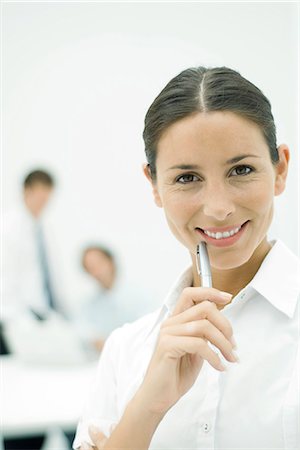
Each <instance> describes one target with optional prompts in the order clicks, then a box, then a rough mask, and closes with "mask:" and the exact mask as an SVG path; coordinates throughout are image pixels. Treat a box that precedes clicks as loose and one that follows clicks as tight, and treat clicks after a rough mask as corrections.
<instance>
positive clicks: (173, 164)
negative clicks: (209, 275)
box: [145, 112, 289, 269]
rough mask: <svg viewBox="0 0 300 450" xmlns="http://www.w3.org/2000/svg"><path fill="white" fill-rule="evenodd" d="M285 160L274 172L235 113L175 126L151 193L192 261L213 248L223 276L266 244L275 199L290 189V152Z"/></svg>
mask: <svg viewBox="0 0 300 450" xmlns="http://www.w3.org/2000/svg"><path fill="white" fill-rule="evenodd" d="M279 155H280V162H279V163H278V164H277V165H276V166H274V165H273V164H272V162H271V158H270V155H269V150H268V146H267V143H266V141H265V139H264V136H263V134H262V132H261V130H260V128H259V127H258V126H257V125H256V124H254V123H253V122H251V121H248V120H247V119H245V118H243V117H241V116H239V115H237V114H234V113H231V112H209V113H196V114H195V115H193V116H190V117H187V118H185V119H182V120H180V121H178V122H176V123H174V124H173V125H171V126H170V127H169V128H168V129H167V130H166V131H165V132H164V134H163V135H162V137H161V138H160V140H159V143H158V149H157V160H156V170H157V179H156V181H155V182H152V186H153V190H154V197H155V201H156V204H157V205H158V206H160V207H162V208H164V212H165V215H166V218H167V221H168V224H169V226H170V229H171V230H172V232H173V234H174V235H175V237H176V238H177V239H178V240H179V241H180V242H182V244H183V245H185V246H186V247H187V248H188V249H189V251H190V252H191V253H192V254H195V252H196V246H197V244H198V243H199V242H200V241H206V242H207V246H208V250H209V255H210V260H211V264H212V266H213V267H215V268H216V269H230V268H234V267H238V266H240V265H242V264H244V263H246V262H247V261H248V260H249V259H250V258H251V256H252V255H253V253H254V251H255V250H256V249H257V248H258V247H259V245H260V244H262V245H263V243H264V242H266V233H267V230H268V228H269V225H270V223H271V220H272V216H273V197H274V195H278V194H280V193H281V192H282V191H283V189H284V184H285V178H286V173H287V163H288V158H289V152H288V148H287V147H286V146H281V147H279ZM145 173H146V169H145ZM148 178H149V176H148Z"/></svg>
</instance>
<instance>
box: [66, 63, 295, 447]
mask: <svg viewBox="0 0 300 450" xmlns="http://www.w3.org/2000/svg"><path fill="white" fill-rule="evenodd" d="M144 140H145V149H146V156H147V160H148V163H147V164H145V165H144V173H145V175H146V177H147V179H148V180H149V182H150V183H151V187H152V190H153V195H154V200H155V202H156V204H157V206H159V207H161V208H163V209H164V213H165V215H166V219H167V222H168V225H169V227H170V230H171V231H172V233H173V234H174V236H175V237H176V238H177V240H178V241H179V242H181V243H182V244H183V245H184V246H185V247H186V249H187V250H188V252H189V253H190V256H191V262H192V264H191V267H189V268H188V269H187V270H186V271H185V272H184V274H182V276H181V277H180V278H179V280H178V281H177V283H176V284H175V286H174V287H173V288H172V289H171V291H170V293H169V295H168V296H167V298H166V300H165V302H164V304H163V306H162V308H161V309H160V310H159V311H156V312H154V313H153V314H150V315H148V316H145V317H144V318H142V319H140V320H138V321H136V322H134V323H132V324H128V325H126V326H124V327H123V328H121V329H118V330H116V331H115V332H114V333H112V335H111V336H110V338H109V339H108V341H106V345H105V347H104V350H103V353H102V355H101V358H100V363H99V369H98V377H97V382H96V384H95V386H94V389H93V391H92V393H91V397H90V399H89V401H88V403H87V409H86V412H85V413H84V415H83V417H82V420H81V422H80V424H79V427H78V431H77V436H76V439H75V443H74V448H77V447H79V446H82V448H84V445H87V446H89V445H92V444H94V445H96V446H97V447H98V448H104V449H111V448H138V449H147V448H151V449H158V448H159V449H174V448H189V449H192V448H195V449H196V448H198V449H199V448H201V449H202V448H203V449H204V448H211V449H228V448H238V449H261V448H269V449H277V450H278V449H285V450H287V449H294V448H295V449H296V448H299V446H300V437H299V424H298V421H297V417H298V413H299V392H297V389H299V384H297V379H298V376H299V372H298V371H299V365H298V364H297V354H298V351H299V350H298V339H297V336H298V335H299V328H298V321H297V311H298V310H299V291H300V287H299V280H298V276H297V274H298V271H299V260H298V259H297V258H296V256H295V255H293V254H292V253H291V252H290V250H289V249H288V248H287V247H286V246H285V245H284V244H283V243H282V242H280V241H272V242H270V241H269V240H268V237H267V232H268V228H269V226H270V223H271V221H272V217H273V201H274V196H276V195H279V194H281V193H282V192H283V190H284V188H285V181H286V177H287V171H288V162H289V149H288V147H287V145H285V144H281V145H279V146H277V144H276V133H275V125H274V120H273V116H272V112H271V106H270V103H269V101H268V100H267V99H266V97H265V96H264V95H263V94H262V92H261V91H260V90H259V89H258V88H257V87H256V86H254V85H253V84H252V83H250V82H249V81H247V80H245V79H244V78H243V77H242V76H241V75H240V74H238V73H237V72H235V71H233V70H231V69H228V68H225V67H222V68H214V69H206V68H204V67H199V68H194V69H187V70H185V71H184V72H182V73H181V74H179V75H178V76H177V77H175V78H174V79H172V80H171V81H170V82H169V83H168V85H167V86H166V87H165V88H164V89H163V91H162V92H161V93H160V94H159V95H158V97H157V98H156V99H155V100H154V102H153V104H152V105H151V106H150V108H149V110H148V113H147V115H146V119H145V130H144ZM200 241H205V242H206V245H207V250H208V253H209V257H210V262H211V269H212V281H213V286H214V288H204V287H202V286H201V280H200V279H199V275H198V272H197V265H196V248H197V245H198V244H199V242H200ZM234 336H235V337H234ZM236 342H237V349H238V353H239V358H240V359H239V358H238V356H237V354H236V353H235V352H234V349H236ZM237 362H239V364H236V363H237ZM233 423H234V427H232V424H233ZM90 425H94V426H96V427H97V429H98V431H97V432H96V433H95V429H94V431H92V432H91V433H92V434H91V436H89V433H88V430H89V427H90ZM91 438H92V440H91ZM84 442H87V444H84Z"/></svg>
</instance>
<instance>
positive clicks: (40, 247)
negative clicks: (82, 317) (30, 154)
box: [2, 170, 57, 354]
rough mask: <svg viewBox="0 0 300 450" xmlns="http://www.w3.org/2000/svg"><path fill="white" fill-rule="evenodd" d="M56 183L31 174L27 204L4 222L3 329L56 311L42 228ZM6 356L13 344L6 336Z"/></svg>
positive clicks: (27, 181) (48, 177)
mask: <svg viewBox="0 0 300 450" xmlns="http://www.w3.org/2000/svg"><path fill="white" fill-rule="evenodd" d="M53 190H54V180H53V178H52V176H51V175H50V174H49V173H47V172H45V171H43V170H35V171H33V172H30V173H29V174H28V175H27V176H26V178H25V179H24V182H23V199H22V200H23V201H22V203H21V204H20V205H19V206H18V207H16V208H14V209H13V210H11V211H9V212H8V213H7V214H6V215H4V218H3V266H2V303H3V311H2V321H3V324H2V328H3V329H4V331H5V323H6V322H7V321H9V320H14V319H16V318H18V317H20V316H21V315H22V314H28V313H30V314H32V315H33V316H34V317H36V318H37V319H42V318H44V317H46V315H47V312H48V311H49V310H50V309H55V308H56V307H57V305H56V304H55V302H56V300H55V293H54V288H53V283H52V279H51V273H50V270H51V269H50V266H49V258H48V248H47V244H46V241H45V235H44V229H43V225H42V220H41V219H42V213H43V212H44V210H45V208H46V206H47V204H48V203H49V200H50V198H51V196H52V194H53ZM2 339H4V342H2V354H3V353H6V352H8V351H9V348H8V347H9V343H8V342H5V337H3V335H2Z"/></svg>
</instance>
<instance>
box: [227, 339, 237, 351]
mask: <svg viewBox="0 0 300 450" xmlns="http://www.w3.org/2000/svg"><path fill="white" fill-rule="evenodd" d="M229 340H230V342H231V343H232V346H233V348H234V349H235V350H236V349H237V345H236V340H235V339H234V336H233V335H232V336H231V338H229Z"/></svg>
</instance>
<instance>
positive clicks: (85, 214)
mask: <svg viewBox="0 0 300 450" xmlns="http://www.w3.org/2000/svg"><path fill="white" fill-rule="evenodd" d="M298 29H299V14H298V7H297V3H294V2H259V3H257V2H245V3H243V2H236V3H229V2H217V3H214V2H176V3H175V2H174V3H173V2H160V3H158V2H152V3H151V2H150V3H144V2H139V3H134V2H117V3H113V2H32V3H29V2H17V3H15V2H9V1H6V2H3V3H2V115H3V118H2V127H3V136H2V209H3V210H4V211H6V210H9V209H10V208H11V207H12V206H13V205H15V204H17V203H18V202H20V201H21V198H22V189H23V186H22V183H23V179H24V176H25V175H26V174H27V173H28V172H30V171H31V170H34V169H35V168H43V169H45V170H47V171H49V172H50V173H51V174H52V175H53V176H54V178H55V181H56V188H55V194H54V195H53V196H52V198H51V200H50V204H49V205H48V207H47V211H46V215H47V221H48V223H50V224H51V228H52V230H53V235H55V247H56V258H57V260H58V262H59V264H58V268H59V272H60V273H59V275H60V279H61V283H60V288H61V290H62V297H63V299H64V303H65V305H66V308H67V310H68V311H70V312H71V313H73V312H75V313H76V311H79V310H80V307H81V305H82V304H83V303H84V299H85V298H87V296H88V295H89V292H91V291H92V289H93V280H92V279H91V277H90V276H88V274H87V273H86V272H85V271H84V270H83V269H82V265H81V256H82V251H83V248H84V247H85V246H86V245H89V244H90V243H96V242H101V243H104V244H105V245H106V246H108V247H109V248H110V249H112V250H113V252H114V254H115V256H116V259H117V262H118V268H119V271H120V274H121V275H122V277H123V279H125V280H126V283H127V284H128V285H133V286H135V287H136V288H137V290H139V292H144V295H141V296H140V297H139V300H138V301H140V302H141V303H142V308H141V309H143V311H144V312H148V311H152V310H154V309H155V308H157V307H158V306H159V305H160V304H161V302H162V301H163V298H164V296H165V294H166V293H167V291H168V288H169V286H170V284H172V283H173V281H174V279H175V277H176V276H177V275H178V274H179V273H180V272H181V271H182V270H183V269H184V268H185V267H186V266H187V265H188V264H189V262H190V261H189V256H188V254H187V252H186V251H185V249H184V248H183V247H182V246H181V245H180V244H179V243H178V242H177V241H176V240H175V238H173V236H172V235H171V233H170V232H169V230H168V228H167V225H166V222H165V219H164V216H163V212H162V210H161V209H158V208H157V207H156V206H155V205H154V202H153V199H152V193H151V189H150V186H149V185H148V183H147V181H146V179H145V178H144V176H143V174H142V168H141V167H142V163H143V162H144V161H145V156H144V147H143V141H142V131H143V120H144V115H145V113H146V111H147V109H148V107H149V105H150V104H151V102H152V101H153V99H154V98H155V96H156V95H157V94H158V93H159V92H160V90H161V89H162V88H163V87H164V85H165V84H166V83H167V81H169V79H170V78H172V77H173V76H175V75H176V74H177V73H179V72H180V71H181V70H183V69H185V68H187V67H190V66H197V65H206V66H218V65H226V66H229V67H231V68H233V69H235V70H238V71H239V72H240V73H241V74H242V75H243V76H244V77H246V78H248V79H249V80H251V81H252V82H253V83H255V84H256V85H257V86H258V87H259V88H260V89H262V91H263V92H264V94H265V95H266V96H267V97H268V98H269V100H270V101H271V104H272V106H273V113H274V117H275V123H276V125H277V130H278V143H279V144H280V143H283V142H284V143H287V144H288V145H289V146H290V150H291V167H290V173H289V179H288V184H287V189H286V191H285V193H284V194H283V195H282V196H280V197H279V198H277V199H276V206H275V209H276V213H275V218H274V222H273V225H272V227H271V230H270V236H269V237H270V238H280V239H282V240H283V241H284V242H285V243H286V244H287V245H288V246H289V247H290V248H291V249H292V250H293V251H294V252H296V253H299V242H298V238H299V236H298V230H299V210H298V205H299V198H298V196H299V189H298V177H299V161H298V153H299V152H298V148H299V141H298V123H299V116H298V110H297V108H298V100H299V86H298V80H299V73H298V64H299V61H298ZM139 306H141V305H139ZM60 445H62V444H60ZM52 448H54V447H52Z"/></svg>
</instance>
